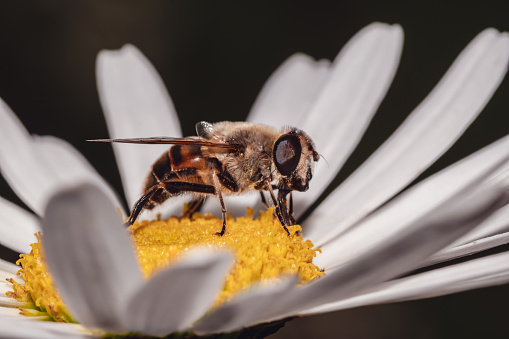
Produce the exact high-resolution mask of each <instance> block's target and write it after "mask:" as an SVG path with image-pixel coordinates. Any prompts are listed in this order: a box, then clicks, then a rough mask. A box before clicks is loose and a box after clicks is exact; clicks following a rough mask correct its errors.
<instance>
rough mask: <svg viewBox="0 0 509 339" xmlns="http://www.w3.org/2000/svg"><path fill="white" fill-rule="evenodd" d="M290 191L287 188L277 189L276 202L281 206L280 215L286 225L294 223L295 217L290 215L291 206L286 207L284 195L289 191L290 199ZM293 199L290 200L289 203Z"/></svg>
mask: <svg viewBox="0 0 509 339" xmlns="http://www.w3.org/2000/svg"><path fill="white" fill-rule="evenodd" d="M291 192H292V191H289V190H284V189H279V190H278V195H277V198H278V203H279V206H280V208H281V215H282V216H283V218H284V220H285V222H286V225H295V219H294V218H293V216H292V209H293V207H288V202H287V201H286V196H287V195H288V193H290V199H292V196H291ZM292 203H293V201H290V205H291V204H292Z"/></svg>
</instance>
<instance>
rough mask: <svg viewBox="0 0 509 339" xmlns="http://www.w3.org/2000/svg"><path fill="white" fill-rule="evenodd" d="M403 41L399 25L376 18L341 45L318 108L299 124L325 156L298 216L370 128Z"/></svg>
mask: <svg viewBox="0 0 509 339" xmlns="http://www.w3.org/2000/svg"><path fill="white" fill-rule="evenodd" d="M402 45H403V31H402V29H401V27H400V26H399V25H392V26H390V25H386V24H381V23H374V24H371V25H369V26H367V27H366V28H364V29H362V30H361V31H360V32H359V33H357V34H356V35H355V36H354V37H353V38H352V39H351V40H350V41H349V42H348V43H347V44H346V46H345V47H344V48H343V49H342V50H341V52H340V53H339V55H338V56H337V58H336V60H335V61H334V63H333V64H332V67H331V75H330V77H329V79H328V81H327V83H326V84H325V85H324V87H323V88H322V89H321V91H320V96H319V97H318V98H317V100H316V102H315V103H314V105H313V107H312V109H311V110H310V111H309V112H308V114H307V115H306V117H305V119H304V120H303V121H302V122H301V123H300V124H299V126H302V128H303V129H304V130H305V131H306V132H307V133H308V134H309V135H310V136H311V138H312V139H313V140H314V142H315V144H316V149H317V151H318V153H320V154H321V155H322V157H323V158H325V161H324V159H322V161H319V162H318V163H317V165H316V168H315V172H314V174H313V179H312V180H311V183H310V185H309V186H310V187H309V190H308V191H307V192H305V193H302V194H298V193H297V194H295V195H294V201H295V202H294V204H295V211H296V213H295V215H296V217H298V216H299V215H300V214H302V213H303V212H305V210H306V209H307V208H308V207H309V206H310V205H311V204H312V203H313V202H314V201H315V200H316V199H317V198H318V197H319V196H320V194H322V192H323V191H324V190H325V188H326V187H327V186H328V185H329V184H330V182H331V181H332V180H333V179H334V177H335V176H336V174H337V173H338V171H339V170H340V168H341V167H342V166H343V164H344V163H345V161H346V159H347V158H348V156H349V155H350V154H351V153H352V151H353V150H354V148H355V147H356V146H357V144H358V143H359V141H360V139H361V137H362V135H363V134H364V131H365V130H366V128H367V127H368V125H369V122H370V121H371V118H372V117H373V115H374V114H375V112H376V110H377V109H378V106H379V104H380V102H381V101H382V99H383V98H384V96H385V94H386V93H387V90H388V89H389V86H390V84H391V82H392V79H393V77H394V74H395V73H396V69H397V66H398V63H399V58H400V55H401V48H402Z"/></svg>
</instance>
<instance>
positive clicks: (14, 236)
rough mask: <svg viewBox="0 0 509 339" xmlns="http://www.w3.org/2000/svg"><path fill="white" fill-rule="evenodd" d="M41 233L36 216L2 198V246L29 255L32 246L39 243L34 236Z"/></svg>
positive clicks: (0, 215)
mask: <svg viewBox="0 0 509 339" xmlns="http://www.w3.org/2000/svg"><path fill="white" fill-rule="evenodd" d="M39 231H40V228H39V220H38V218H37V217H36V216H35V215H33V214H32V213H30V212H28V211H26V210H25V209H23V208H21V207H19V206H18V205H16V204H13V203H12V202H9V201H7V200H5V199H3V198H2V197H0V244H2V245H3V246H5V247H8V248H10V249H12V250H14V251H16V252H18V253H29V252H30V244H31V243H34V242H37V238H36V237H35V236H34V234H35V233H37V232H39ZM0 267H1V265H0Z"/></svg>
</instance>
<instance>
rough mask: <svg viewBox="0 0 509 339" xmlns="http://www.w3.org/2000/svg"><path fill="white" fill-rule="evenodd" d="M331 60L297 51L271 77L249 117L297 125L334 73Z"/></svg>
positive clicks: (273, 122)
mask: <svg viewBox="0 0 509 339" xmlns="http://www.w3.org/2000/svg"><path fill="white" fill-rule="evenodd" d="M329 67H330V61H328V60H320V61H315V60H314V59H313V58H311V57H310V56H308V55H305V54H302V53H296V54H294V55H292V56H291V57H289V58H288V59H287V60H286V61H285V62H283V64H281V66H279V67H278V69H276V71H275V72H274V73H273V74H272V75H271V76H270V77H269V79H268V80H267V82H266V83H265V84H264V85H263V88H262V90H261V91H260V94H259V95H258V97H257V98H256V101H255V103H254V104H253V107H252V108H251V111H250V112H249V115H248V116H247V119H246V120H247V121H250V122H255V123H261V124H267V125H270V126H274V127H276V128H280V127H283V126H286V125H290V126H297V125H298V124H299V123H301V120H302V118H303V116H304V115H305V114H306V113H307V112H309V109H310V107H311V105H312V104H313V103H314V101H315V100H316V97H317V96H318V94H319V91H320V89H321V88H322V86H323V85H324V83H325V81H326V79H327V77H328V75H329V74H330V68H329Z"/></svg>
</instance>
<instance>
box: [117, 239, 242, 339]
mask: <svg viewBox="0 0 509 339" xmlns="http://www.w3.org/2000/svg"><path fill="white" fill-rule="evenodd" d="M232 261H233V256H232V255H231V254H230V253H229V252H225V251H212V250H207V249H200V250H194V251H193V253H189V254H188V255H187V256H186V257H185V258H182V260H181V261H180V262H179V263H177V264H175V265H172V266H171V267H170V268H169V269H167V270H165V271H162V272H160V273H158V274H157V275H156V276H154V277H152V278H151V279H150V280H149V281H148V283H147V284H146V285H145V286H143V287H142V288H141V289H140V290H139V291H137V292H136V294H135V295H134V297H133V298H132V299H131V300H130V301H129V303H128V304H127V306H126V308H125V313H124V323H125V326H126V328H128V329H129V331H132V332H140V333H143V334H149V335H154V336H162V335H166V334H169V333H172V332H174V331H180V330H183V329H185V328H187V327H189V326H190V325H191V324H192V322H194V321H195V320H196V319H198V318H199V317H201V316H203V315H204V314H205V312H207V310H209V309H210V307H211V306H212V303H213V301H214V299H215V297H216V296H217V295H218V293H219V292H220V290H221V288H222V287H223V285H224V281H225V279H226V274H227V273H228V271H229V269H230V267H231V264H232Z"/></svg>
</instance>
